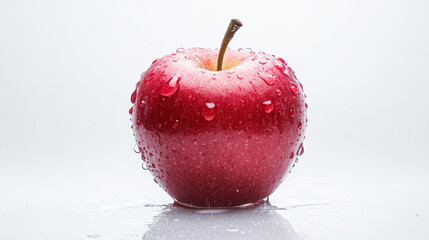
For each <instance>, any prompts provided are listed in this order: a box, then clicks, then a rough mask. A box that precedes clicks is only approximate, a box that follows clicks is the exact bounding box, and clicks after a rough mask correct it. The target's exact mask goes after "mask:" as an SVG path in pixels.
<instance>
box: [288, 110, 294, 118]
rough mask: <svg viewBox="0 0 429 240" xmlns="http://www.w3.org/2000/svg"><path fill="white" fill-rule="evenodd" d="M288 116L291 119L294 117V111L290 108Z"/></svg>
mask: <svg viewBox="0 0 429 240" xmlns="http://www.w3.org/2000/svg"><path fill="white" fill-rule="evenodd" d="M289 116H290V117H291V118H293V117H295V110H293V108H291V109H290V110H289Z"/></svg>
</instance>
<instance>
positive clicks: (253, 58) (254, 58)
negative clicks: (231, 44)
mask: <svg viewBox="0 0 429 240" xmlns="http://www.w3.org/2000/svg"><path fill="white" fill-rule="evenodd" d="M256 59H258V56H253V57H252V59H250V60H252V61H255V60H256Z"/></svg>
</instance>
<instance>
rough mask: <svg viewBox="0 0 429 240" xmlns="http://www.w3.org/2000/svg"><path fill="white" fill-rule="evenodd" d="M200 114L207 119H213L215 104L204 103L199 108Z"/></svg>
mask: <svg viewBox="0 0 429 240" xmlns="http://www.w3.org/2000/svg"><path fill="white" fill-rule="evenodd" d="M201 114H202V115H203V117H204V119H206V120H207V121H211V120H213V118H215V116H216V105H215V104H214V103H206V104H205V105H204V107H203V109H202V110H201Z"/></svg>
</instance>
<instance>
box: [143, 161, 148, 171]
mask: <svg viewBox="0 0 429 240" xmlns="http://www.w3.org/2000/svg"><path fill="white" fill-rule="evenodd" d="M142 169H143V170H145V171H147V170H148V167H147V165H146V163H145V162H143V163H142Z"/></svg>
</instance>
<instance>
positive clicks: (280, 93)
mask: <svg viewBox="0 0 429 240" xmlns="http://www.w3.org/2000/svg"><path fill="white" fill-rule="evenodd" d="M276 95H277V96H278V97H280V96H281V95H282V91H280V89H276Z"/></svg>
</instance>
